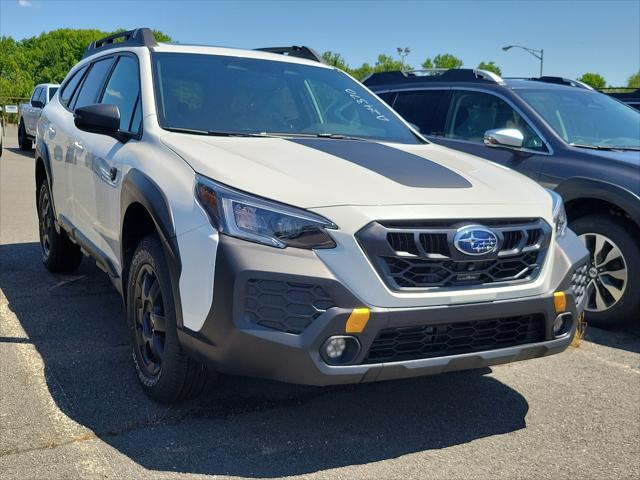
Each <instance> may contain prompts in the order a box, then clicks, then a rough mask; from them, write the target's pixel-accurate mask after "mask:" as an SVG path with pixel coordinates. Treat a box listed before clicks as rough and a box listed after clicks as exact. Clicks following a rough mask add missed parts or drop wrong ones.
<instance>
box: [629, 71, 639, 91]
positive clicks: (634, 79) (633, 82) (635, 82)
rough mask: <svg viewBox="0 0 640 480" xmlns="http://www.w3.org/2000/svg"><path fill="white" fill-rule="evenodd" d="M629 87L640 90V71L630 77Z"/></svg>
mask: <svg viewBox="0 0 640 480" xmlns="http://www.w3.org/2000/svg"><path fill="white" fill-rule="evenodd" d="M627 87H629V88H640V70H638V71H637V72H636V73H634V74H633V75H631V76H630V77H629V80H627Z"/></svg>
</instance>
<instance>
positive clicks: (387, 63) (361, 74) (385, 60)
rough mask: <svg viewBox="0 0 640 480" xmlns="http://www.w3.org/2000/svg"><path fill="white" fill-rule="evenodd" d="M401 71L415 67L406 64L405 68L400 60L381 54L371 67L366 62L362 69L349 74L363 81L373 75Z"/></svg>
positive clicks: (353, 70) (355, 69) (356, 69)
mask: <svg viewBox="0 0 640 480" xmlns="http://www.w3.org/2000/svg"><path fill="white" fill-rule="evenodd" d="M400 70H413V67H412V66H411V65H409V64H406V63H405V64H404V66H403V65H402V62H401V61H400V60H396V59H394V58H393V57H392V56H391V55H386V54H384V53H381V54H380V55H378V59H377V60H376V63H375V64H373V65H371V64H369V63H367V62H365V63H363V64H362V65H361V66H360V67H358V68H354V69H352V70H351V71H350V72H349V73H351V75H353V76H354V77H355V78H357V79H358V80H362V79H364V78H366V77H368V76H369V75H371V74H372V73H378V72H395V71H400Z"/></svg>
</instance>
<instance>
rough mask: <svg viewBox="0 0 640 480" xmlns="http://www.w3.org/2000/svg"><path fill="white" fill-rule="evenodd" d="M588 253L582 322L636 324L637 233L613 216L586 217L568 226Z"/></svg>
mask: <svg viewBox="0 0 640 480" xmlns="http://www.w3.org/2000/svg"><path fill="white" fill-rule="evenodd" d="M570 227H571V229H572V230H573V231H574V232H575V233H576V234H577V235H578V237H579V238H580V240H582V242H583V243H584V245H585V246H586V247H587V250H589V254H590V261H589V268H588V274H589V278H590V281H589V284H588V286H587V305H586V311H585V318H586V321H587V323H588V324H591V325H595V326H597V327H604V328H606V327H610V326H611V327H613V326H615V325H620V324H624V323H631V322H637V321H638V320H639V317H640V242H639V240H638V235H639V233H640V232H638V229H637V227H636V226H635V225H633V224H632V223H631V222H630V221H628V220H626V219H624V218H622V217H618V216H614V215H604V214H597V215H587V216H584V217H581V218H578V219H577V220H575V221H574V222H572V223H571V225H570Z"/></svg>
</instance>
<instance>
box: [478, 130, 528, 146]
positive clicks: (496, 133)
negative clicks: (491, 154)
mask: <svg viewBox="0 0 640 480" xmlns="http://www.w3.org/2000/svg"><path fill="white" fill-rule="evenodd" d="M523 142H524V135H522V132H521V131H520V130H518V129H517V128H496V129H495V130H487V131H486V132H484V144H485V145H486V146H487V147H503V148H513V149H519V148H522V143H523Z"/></svg>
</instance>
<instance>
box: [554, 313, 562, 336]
mask: <svg viewBox="0 0 640 480" xmlns="http://www.w3.org/2000/svg"><path fill="white" fill-rule="evenodd" d="M562 327H564V318H562V317H561V316H558V317H556V319H555V321H554V322H553V333H554V334H555V335H557V334H558V333H559V332H561V331H562Z"/></svg>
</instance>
